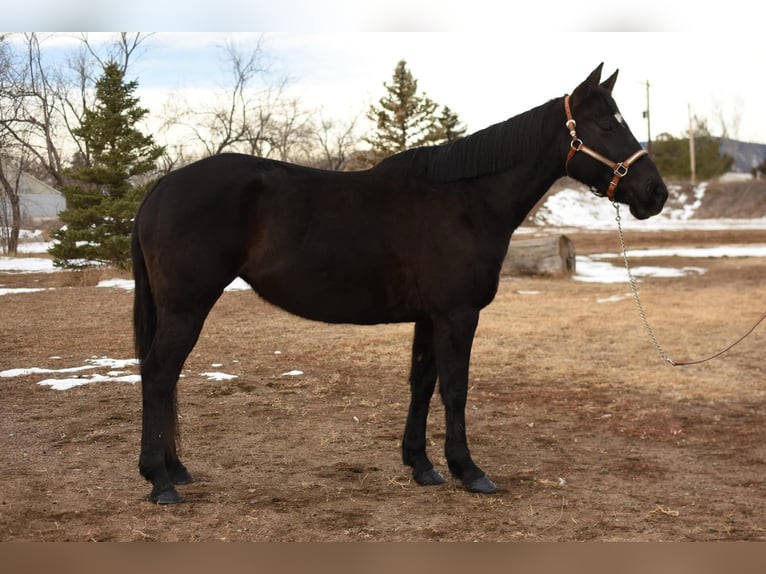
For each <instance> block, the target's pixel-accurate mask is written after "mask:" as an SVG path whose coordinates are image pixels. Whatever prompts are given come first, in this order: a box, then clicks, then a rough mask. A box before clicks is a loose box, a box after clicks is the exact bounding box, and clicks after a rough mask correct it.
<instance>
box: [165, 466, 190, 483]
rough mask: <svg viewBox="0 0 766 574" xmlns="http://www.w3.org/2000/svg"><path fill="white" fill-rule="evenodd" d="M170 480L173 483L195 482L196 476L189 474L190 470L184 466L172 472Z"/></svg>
mask: <svg viewBox="0 0 766 574" xmlns="http://www.w3.org/2000/svg"><path fill="white" fill-rule="evenodd" d="M170 480H171V481H172V482H173V484H191V483H192V482H194V477H192V475H191V474H189V471H188V470H186V469H185V468H182V469H181V470H180V471H178V472H175V473H171V476H170Z"/></svg>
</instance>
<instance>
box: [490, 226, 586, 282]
mask: <svg viewBox="0 0 766 574" xmlns="http://www.w3.org/2000/svg"><path fill="white" fill-rule="evenodd" d="M574 273H575V250H574V244H573V243H572V240H571V239H569V238H568V237H567V236H566V235H558V236H555V237H539V238H534V239H514V240H512V241H511V244H510V245H509V246H508V254H507V255H506V256H505V261H503V267H502V270H501V274H502V275H515V276H525V275H535V276H542V277H571V276H572V275H574Z"/></svg>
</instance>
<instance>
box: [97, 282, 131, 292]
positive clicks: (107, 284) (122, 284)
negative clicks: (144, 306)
mask: <svg viewBox="0 0 766 574" xmlns="http://www.w3.org/2000/svg"><path fill="white" fill-rule="evenodd" d="M96 287H114V288H116V289H124V290H125V291H133V289H135V288H136V284H135V282H134V281H133V280H132V279H104V280H103V281H99V282H98V285H96Z"/></svg>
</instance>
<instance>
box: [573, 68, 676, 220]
mask: <svg viewBox="0 0 766 574" xmlns="http://www.w3.org/2000/svg"><path fill="white" fill-rule="evenodd" d="M602 66H603V64H601V65H599V66H598V67H597V68H596V69H595V70H593V72H592V73H591V74H590V76H588V78H587V79H586V80H585V81H584V82H583V83H582V84H580V85H579V86H577V88H576V89H575V91H574V92H572V95H571V96H566V97H565V99H564V104H565V111H566V114H567V118H566V119H567V121H566V128H567V130H568V131H569V132H570V139H569V146H570V147H569V152H568V156H567V161H566V171H567V174H568V175H569V176H570V177H573V178H574V179H576V180H578V181H580V182H582V183H584V184H586V185H588V186H590V188H591V190H593V192H594V193H596V194H597V195H601V196H605V197H608V198H609V199H610V200H612V201H617V202H620V203H624V204H627V205H628V206H629V207H630V212H631V213H632V214H633V215H634V216H635V217H637V218H638V219H646V218H647V217H651V216H652V215H656V214H658V213H659V212H660V211H662V206H663V205H664V204H665V200H666V199H667V198H668V190H667V188H666V187H665V184H664V183H663V181H662V177H661V176H660V174H659V172H658V171H657V168H656V167H655V165H654V163H653V162H652V160H651V159H649V156H648V154H647V153H646V151H645V150H643V149H642V147H641V144H639V143H638V141H637V140H636V138H635V137H634V136H633V134H632V133H631V131H630V129H629V128H628V125H627V124H626V123H625V120H623V118H622V115H621V114H620V111H619V110H618V109H617V104H616V103H615V101H614V99H613V98H612V89H613V88H614V83H615V81H616V80H617V72H615V73H614V74H612V76H611V77H609V78H608V79H607V80H606V81H604V82H603V83H600V82H601V68H602Z"/></svg>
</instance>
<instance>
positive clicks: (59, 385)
mask: <svg viewBox="0 0 766 574" xmlns="http://www.w3.org/2000/svg"><path fill="white" fill-rule="evenodd" d="M140 381H141V376H140V375H123V376H118V377H113V376H109V375H106V376H105V375H98V374H95V375H90V376H87V377H83V378H74V379H45V380H44V381H40V382H39V383H37V384H38V385H42V386H44V387H50V388H52V389H53V390H54V391H67V390H69V389H72V388H74V387H80V386H82V385H89V384H91V383H130V384H132V385H134V384H136V383H138V382H140Z"/></svg>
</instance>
